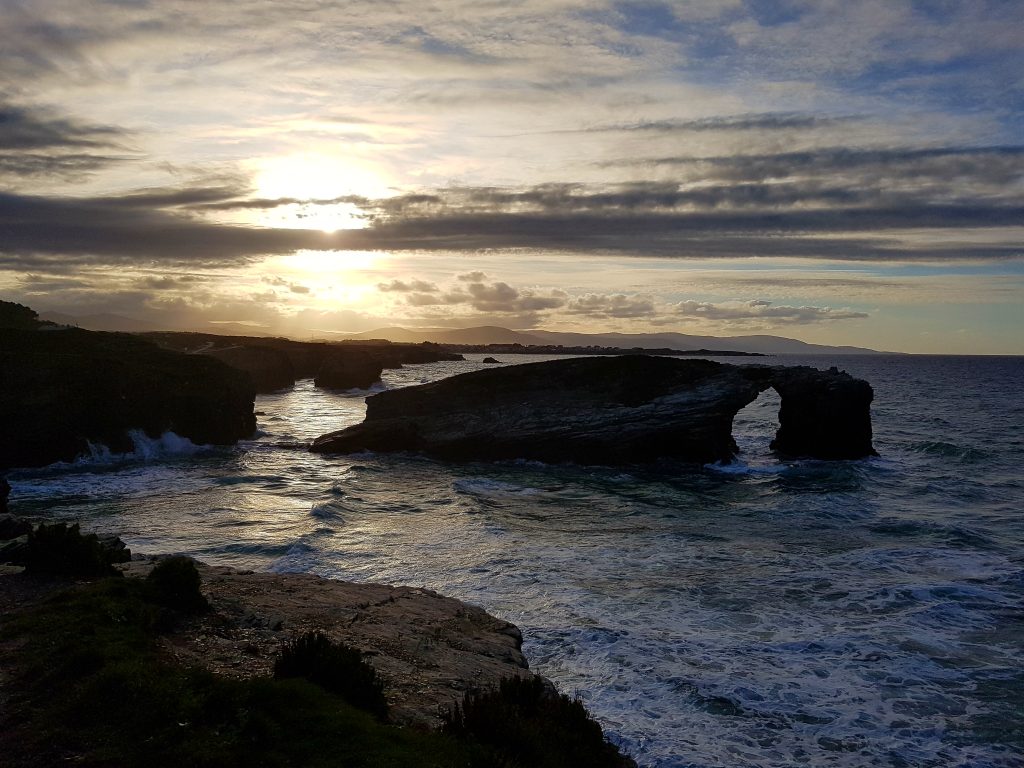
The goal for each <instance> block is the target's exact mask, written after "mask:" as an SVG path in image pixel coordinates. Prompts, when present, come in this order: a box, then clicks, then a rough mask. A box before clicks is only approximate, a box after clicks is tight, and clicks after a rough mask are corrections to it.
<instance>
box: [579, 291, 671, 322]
mask: <svg viewBox="0 0 1024 768" xmlns="http://www.w3.org/2000/svg"><path fill="white" fill-rule="evenodd" d="M566 311H567V312H569V313H570V314H574V315H590V316H592V317H601V318H611V317H614V318H636V317H652V316H654V315H656V314H657V309H656V308H655V305H654V302H653V301H652V300H651V299H649V298H644V297H640V296H626V295H625V294H622V293H614V294H597V293H588V294H586V295H584V296H579V297H577V298H575V299H572V300H571V301H570V302H569V303H568V305H567V307H566Z"/></svg>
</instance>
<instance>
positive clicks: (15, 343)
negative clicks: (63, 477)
mask: <svg viewBox="0 0 1024 768" xmlns="http://www.w3.org/2000/svg"><path fill="white" fill-rule="evenodd" d="M0 370H2V371H3V376H4V384H3V387H2V388H0V424H2V425H3V427H2V430H3V431H2V433H0V470H2V469H4V468H6V467H30V466H31V467H35V466H42V465H45V464H50V463H52V462H55V461H70V460H72V459H74V458H75V457H76V456H79V455H81V454H82V453H84V452H86V451H87V449H88V443H89V442H92V443H102V444H104V445H106V446H108V447H109V448H110V449H111V450H112V451H117V452H121V451H130V450H132V448H133V444H132V441H131V437H130V435H129V431H130V430H133V429H138V430H142V431H143V432H145V433H146V434H147V435H149V436H150V437H157V436H159V435H160V434H162V433H163V432H165V431H168V430H171V431H174V432H176V433H177V434H178V435H181V436H182V437H187V438H188V439H190V440H192V441H193V442H194V443H199V444H216V445H229V444H232V443H234V442H236V441H237V440H239V439H240V438H243V437H247V436H249V435H251V434H252V432H253V431H254V429H255V427H256V420H255V417H254V416H253V400H254V397H255V391H254V389H253V386H252V384H251V383H250V381H249V379H248V377H247V376H244V375H243V374H241V373H239V372H238V371H236V370H234V369H232V368H229V367H228V366H226V365H224V364H223V363H221V362H219V361H217V360H214V359H213V358H210V357H203V356H198V355H182V354H179V353H177V352H172V351H169V350H166V349H160V348H159V347H157V346H156V345H154V344H151V343H149V342H147V341H144V340H143V339H140V338H138V337H135V336H129V335H127V334H120V333H100V332H94V331H83V330H79V329H72V328H68V329H64V330H37V331H21V330H13V329H3V330H0Z"/></svg>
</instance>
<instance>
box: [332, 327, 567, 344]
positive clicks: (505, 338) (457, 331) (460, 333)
mask: <svg viewBox="0 0 1024 768" xmlns="http://www.w3.org/2000/svg"><path fill="white" fill-rule="evenodd" d="M345 338H346V339H387V340H388V341H402V342H407V343H410V344H419V343H421V342H424V341H433V342H435V343H437V344H522V345H523V346H529V345H531V344H558V343H559V342H552V341H546V340H544V339H542V338H541V337H540V336H538V335H535V334H534V333H533V332H532V331H531V332H530V333H524V332H523V331H510V330H509V329H508V328H499V327H498V326H496V325H481V326H478V327H476V328H428V329H418V328H412V329H410V328H399V327H393V328H376V329H374V330H372V331H366V332H364V333H356V334H351V335H349V334H346V335H345Z"/></svg>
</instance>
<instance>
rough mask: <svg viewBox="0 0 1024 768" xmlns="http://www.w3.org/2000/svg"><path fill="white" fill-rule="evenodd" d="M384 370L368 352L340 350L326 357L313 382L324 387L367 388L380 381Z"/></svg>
mask: <svg viewBox="0 0 1024 768" xmlns="http://www.w3.org/2000/svg"><path fill="white" fill-rule="evenodd" d="M383 370H384V369H383V368H382V367H381V364H380V362H379V361H378V360H376V359H375V358H374V357H373V356H372V355H370V354H367V353H366V352H362V351H359V350H339V351H337V352H333V353H331V354H330V355H328V356H327V357H325V358H324V361H323V363H321V365H320V371H319V372H318V373H317V375H316V377H315V378H314V379H313V384H314V385H315V386H318V387H323V388H324V389H354V388H359V389H366V388H367V387H369V386H371V385H373V384H375V383H376V382H378V381H380V374H381V372H382V371H383Z"/></svg>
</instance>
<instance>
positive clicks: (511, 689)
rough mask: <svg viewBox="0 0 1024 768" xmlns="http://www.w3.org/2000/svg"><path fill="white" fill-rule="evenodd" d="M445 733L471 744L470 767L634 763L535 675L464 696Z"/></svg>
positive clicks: (580, 709) (611, 767) (577, 704)
mask: <svg viewBox="0 0 1024 768" xmlns="http://www.w3.org/2000/svg"><path fill="white" fill-rule="evenodd" d="M445 732H447V733H450V734H452V735H454V736H456V737H457V738H460V739H462V740H466V741H470V742H473V743H475V744H477V745H478V746H479V747H480V748H481V749H480V750H479V751H478V752H477V754H476V755H475V756H474V760H473V763H472V765H473V767H474V768H485V767H487V768H491V767H492V766H493V767H495V768H576V767H577V766H584V765H585V766H587V767H588V768H606V767H607V768H625V767H626V766H634V765H635V763H634V762H633V761H632V760H631V759H630V758H628V757H624V756H623V755H622V754H621V753H620V752H619V750H618V748H617V747H615V746H614V745H613V744H610V743H609V742H607V741H606V740H605V738H604V734H603V733H602V731H601V726H600V725H598V724H597V723H596V722H595V721H594V720H593V719H592V718H591V717H590V714H589V713H588V712H587V710H586V708H585V707H584V706H583V703H582V702H581V701H580V700H579V699H571V698H569V697H568V696H566V695H564V694H560V693H557V692H556V691H554V690H552V689H551V688H550V687H549V685H548V684H546V683H545V681H544V680H542V679H541V678H539V677H531V678H521V677H509V678H506V679H504V680H502V681H501V684H500V685H499V687H498V688H497V690H492V691H487V692H484V693H478V694H473V693H470V694H467V695H466V698H465V701H464V703H463V705H462V707H460V708H458V709H456V710H455V712H453V713H451V714H450V715H449V716H448V718H447V721H446V723H445Z"/></svg>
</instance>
